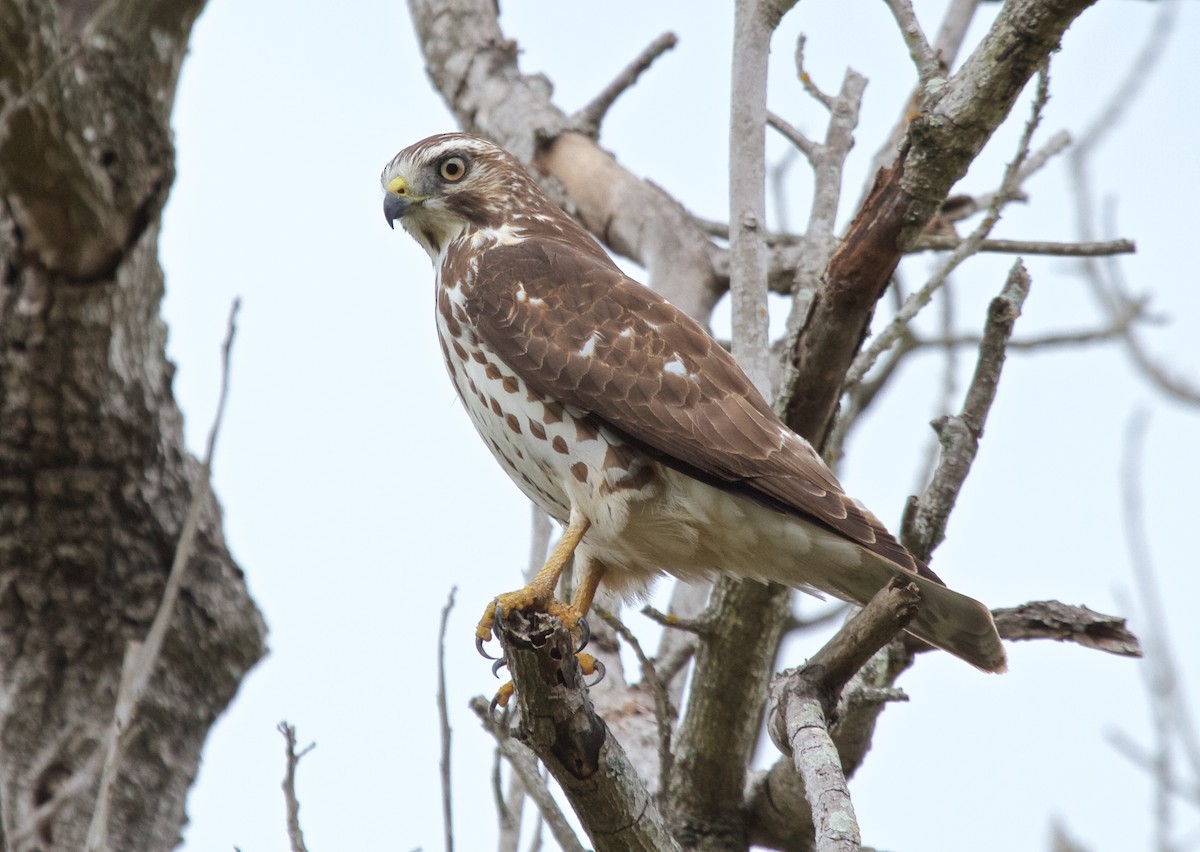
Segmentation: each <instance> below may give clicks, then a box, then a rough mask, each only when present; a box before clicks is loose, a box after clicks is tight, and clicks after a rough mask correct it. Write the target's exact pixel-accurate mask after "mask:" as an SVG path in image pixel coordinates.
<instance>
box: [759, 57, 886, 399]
mask: <svg viewBox="0 0 1200 852" xmlns="http://www.w3.org/2000/svg"><path fill="white" fill-rule="evenodd" d="M866 85H867V80H866V78H865V77H863V76H862V75H861V74H859V73H858V72H857V71H854V70H853V69H847V70H846V74H845V76H844V77H843V78H842V87H841V89H840V90H839V91H838V94H837V97H836V98H834V99H833V101H832V102H831V104H830V107H829V110H830V117H829V125H828V126H827V128H826V130H825V140H824V141H823V142H822V143H821V144H820V145H817V146H816V147H815V148H814V149H813V151H812V153H811V154H810V156H809V160H810V161H811V162H812V167H813V196H812V207H811V209H810V212H809V219H808V229H807V232H806V233H805V236H804V239H803V240H802V241H801V243H800V244H799V245H798V246H796V247H795V248H794V249H787V250H785V251H787V252H788V253H789V254H790V255H791V256H793V257H794V258H795V261H794V269H795V271H794V273H793V275H792V276H791V281H790V282H789V283H790V284H791V292H792V293H793V294H794V296H793V299H792V306H791V309H790V310H789V311H788V318H787V323H786V326H785V331H784V335H783V339H784V341H785V351H791V350H792V348H793V346H794V341H795V340H796V338H797V337H798V336H799V334H800V330H801V328H803V326H804V323H805V320H806V319H807V317H808V311H809V308H810V307H811V303H812V298H813V294H814V293H815V292H816V291H817V289H818V288H819V287H820V284H821V277H822V274H823V272H824V270H825V267H826V265H827V264H828V263H829V259H830V257H832V256H833V252H834V250H835V249H836V248H837V242H838V241H837V239H836V238H835V237H834V234H833V229H834V225H835V224H836V222H837V211H838V204H839V203H840V201H841V195H842V171H843V168H844V167H845V163H846V158H847V157H848V156H849V154H850V149H851V148H852V147H853V146H854V130H855V128H856V127H857V126H858V115H859V110H860V108H861V106H862V97H863V91H864V90H865V89H866ZM783 368H784V375H783V376H782V377H781V378H780V381H779V386H780V387H781V388H784V389H787V388H790V387H793V386H794V384H795V380H794V373H795V372H796V370H797V369H798V367H797V365H796V364H795V363H792V362H789V361H787V360H784V362H783ZM788 403H789V397H788V395H787V394H786V393H780V394H779V395H778V397H777V398H776V400H775V410H776V411H779V412H782V411H784V410H785V409H786V408H787V405H788Z"/></svg>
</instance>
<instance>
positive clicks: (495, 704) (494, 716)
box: [488, 692, 508, 722]
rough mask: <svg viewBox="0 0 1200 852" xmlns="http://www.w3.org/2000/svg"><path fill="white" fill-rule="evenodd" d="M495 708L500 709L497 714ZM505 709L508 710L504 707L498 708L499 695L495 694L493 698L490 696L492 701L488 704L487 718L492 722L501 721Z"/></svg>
mask: <svg viewBox="0 0 1200 852" xmlns="http://www.w3.org/2000/svg"><path fill="white" fill-rule="evenodd" d="M497 707H499V708H500V712H499V713H497V712H496V708H497ZM507 709H508V708H506V707H501V706H500V693H499V692H497V693H496V694H495V695H494V696H492V700H491V702H490V703H489V704H488V716H489V717H490V718H491V720H492V721H493V722H500V721H503V720H504V711H505V710H507Z"/></svg>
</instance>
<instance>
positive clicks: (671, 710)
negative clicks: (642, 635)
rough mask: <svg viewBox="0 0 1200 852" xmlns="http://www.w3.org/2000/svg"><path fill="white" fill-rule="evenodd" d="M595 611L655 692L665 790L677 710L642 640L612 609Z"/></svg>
mask: <svg viewBox="0 0 1200 852" xmlns="http://www.w3.org/2000/svg"><path fill="white" fill-rule="evenodd" d="M597 612H598V613H599V614H600V617H601V618H603V619H604V620H605V621H606V622H608V623H609V624H610V625H611V626H612V628H613V630H615V631H617V635H618V636H620V637H621V638H622V639H624V640H625V642H626V643H627V644H628V645H629V647H630V648H632V649H633V653H634V654H635V655H636V656H637V658H638V662H639V663H640V664H641V667H642V682H643V683H644V684H646V686H647V687H648V688H649V690H650V694H651V695H653V696H654V716H655V724H656V727H657V728H658V766H659V769H658V771H659V782H658V789H659V790H666V789H667V784H668V781H669V779H670V777H671V766H672V764H673V763H674V757H673V755H672V754H671V731H672V729H673V727H674V725H675V721H676V719H677V718H678V716H679V713H678V711H677V710H676V709H675V706H674V705H673V704H672V703H671V696H670V694H669V692H668V691H667V685H666V683H664V682H663V680H662V678H660V677H659V675H658V671H657V670H656V669H655V667H654V663H653V662H651V661H650V659H649V658H648V657H647V656H646V654H645V652H644V651H642V644H641V643H640V642H638V640H637V637H636V636H634V635H633V633H632V631H630V629H629V628H628V627H626V626H625V624H624V622H622V621H621V619H619V618H617V616H616V615H614V614H613V613H611V612H609V611H608V610H606V609H604V608H599V609H598V610H597Z"/></svg>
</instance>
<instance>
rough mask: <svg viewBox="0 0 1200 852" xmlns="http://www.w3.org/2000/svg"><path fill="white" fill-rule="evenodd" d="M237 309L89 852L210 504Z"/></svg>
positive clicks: (109, 755) (116, 721)
mask: <svg viewBox="0 0 1200 852" xmlns="http://www.w3.org/2000/svg"><path fill="white" fill-rule="evenodd" d="M240 307H241V300H240V299H234V300H233V304H232V305H231V306H230V309H229V321H228V326H227V328H226V331H225V341H224V343H222V345H221V392H220V396H219V397H218V399H217V411H216V414H215V415H214V416H213V424H212V427H211V428H210V429H209V432H208V441H207V443H206V445H205V450H204V458H203V460H202V461H201V463H200V469H199V470H198V471H197V474H196V479H195V484H194V489H195V490H194V491H193V492H192V501H191V503H190V505H189V506H188V513H187V518H186V519H185V520H184V523H183V530H182V531H181V532H180V533H179V543H178V544H177V545H176V548H175V558H174V561H173V562H172V564H171V571H170V573H169V574H168V576H167V583H166V586H165V587H164V588H163V594H162V600H161V601H159V604H158V610H157V611H156V612H155V613H154V621H153V622H152V623H151V625H150V630H149V631H148V632H147V634H146V638H145V640H144V641H142V642H137V641H131V642H130V643H129V644H128V645H127V646H126V648H125V658H124V662H123V663H122V665H121V681H120V687H119V689H118V691H117V702H116V707H115V708H114V710H113V718H112V721H111V722H110V723H109V726H108V730H107V731H106V732H105V736H104V765H103V768H102V770H101V773H100V785H99V789H98V790H97V792H96V809H95V810H94V811H93V812H92V821H91V824H90V825H89V827H88V834H87V844H86V847H85V848H86V849H87V850H88V852H101V851H102V850H106V849H107V848H108V816H109V811H110V808H111V804H112V793H113V786H114V784H115V782H116V779H117V772H118V770H119V769H120V765H121V754H122V752H123V751H124V747H125V741H126V738H127V737H128V736H129V731H130V728H131V726H132V724H133V719H134V715H135V713H136V712H137V706H138V703H139V702H140V701H141V700H142V696H143V695H144V694H145V691H146V686H147V684H149V682H150V676H151V675H152V674H153V672H154V665H155V663H156V662H157V661H158V656H159V654H160V653H161V651H162V645H163V639H164V638H165V637H166V635H167V628H168V627H169V626H170V623H171V618H172V616H173V615H174V612H175V601H176V599H177V598H178V597H179V590H180V588H181V586H182V585H183V575H184V572H185V571H186V570H187V566H188V563H189V562H190V561H191V558H192V552H193V551H194V550H195V547H196V533H197V530H198V529H199V526H200V515H201V513H202V512H203V511H204V509H205V507H206V506H207V505H208V499H209V497H210V495H211V493H212V490H211V483H210V482H209V477H210V475H211V473H212V460H213V452H214V450H215V449H216V444H217V435H218V433H219V432H220V429H221V419H222V418H223V416H224V414H225V400H226V398H227V397H228V394H229V370H230V353H231V351H232V349H233V337H234V334H235V333H236V331H237V313H238V309H239V308H240Z"/></svg>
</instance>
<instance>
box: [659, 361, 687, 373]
mask: <svg viewBox="0 0 1200 852" xmlns="http://www.w3.org/2000/svg"><path fill="white" fill-rule="evenodd" d="M663 372H664V373H670V374H672V375H674V376H686V375H687V374H688V369H687V367H685V366H684V364H683V362H682V361H680V360H679V359H678V358H672V359H671V360H670V361H668V362H667V363H666V364H664V365H663Z"/></svg>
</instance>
